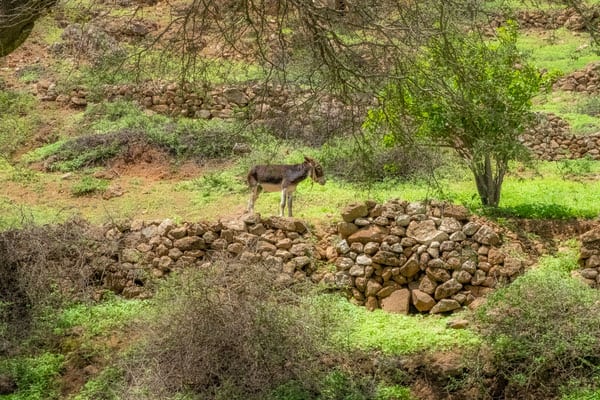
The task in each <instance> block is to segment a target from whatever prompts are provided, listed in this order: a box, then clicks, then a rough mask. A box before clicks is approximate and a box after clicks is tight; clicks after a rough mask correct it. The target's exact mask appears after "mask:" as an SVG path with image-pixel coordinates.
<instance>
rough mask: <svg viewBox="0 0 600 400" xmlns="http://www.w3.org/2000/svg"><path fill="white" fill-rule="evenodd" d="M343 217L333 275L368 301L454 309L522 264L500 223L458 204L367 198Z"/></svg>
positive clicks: (398, 308) (401, 308)
mask: <svg viewBox="0 0 600 400" xmlns="http://www.w3.org/2000/svg"><path fill="white" fill-rule="evenodd" d="M342 217H343V220H344V221H343V222H341V223H339V225H338V232H339V235H340V237H341V238H342V240H340V241H339V242H338V243H337V244H336V246H335V250H336V252H335V254H334V255H332V256H330V258H329V260H330V261H332V262H333V263H334V264H335V265H336V268H337V273H336V281H337V282H338V283H340V282H343V283H344V284H345V285H347V286H348V287H349V288H350V292H351V295H352V298H353V300H354V301H355V302H356V303H358V304H364V305H365V306H366V307H367V308H369V309H375V308H383V309H384V310H387V311H391V312H398V313H409V312H411V311H417V312H421V313H431V314H437V313H445V312H450V311H454V310H457V309H460V308H461V307H463V306H466V305H468V304H470V303H472V302H473V301H474V300H475V299H476V298H477V297H481V296H483V295H485V294H487V293H488V292H489V291H491V290H492V289H493V288H494V287H496V285H497V284H498V283H499V282H509V281H511V280H512V279H514V278H515V277H516V276H517V275H518V274H520V273H521V272H522V271H523V268H524V262H523V259H522V257H519V256H518V254H519V253H521V252H520V247H519V246H517V247H512V248H510V250H507V248H506V247H503V246H502V241H501V235H500V234H499V231H498V229H497V228H495V227H494V226H493V225H491V224H490V223H488V222H484V221H478V220H476V219H474V218H470V217H469V215H468V213H467V211H466V209H464V208H463V207H460V206H455V205H449V204H445V203H432V204H429V205H424V204H421V203H408V202H400V201H391V202H388V203H386V204H384V205H379V204H375V203H373V202H366V203H358V204H354V205H350V206H348V207H347V208H346V209H345V210H344V211H343V213H342ZM521 254H522V253H521Z"/></svg>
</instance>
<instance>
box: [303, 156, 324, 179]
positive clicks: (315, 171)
mask: <svg viewBox="0 0 600 400" xmlns="http://www.w3.org/2000/svg"><path fill="white" fill-rule="evenodd" d="M304 163H305V164H308V165H309V166H310V179H312V180H313V181H314V182H317V183H319V184H321V185H324V184H325V174H324V173H323V167H322V166H321V164H319V163H318V162H317V160H315V159H312V158H310V157H307V156H304Z"/></svg>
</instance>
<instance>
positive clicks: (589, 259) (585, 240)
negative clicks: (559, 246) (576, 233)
mask: <svg viewBox="0 0 600 400" xmlns="http://www.w3.org/2000/svg"><path fill="white" fill-rule="evenodd" d="M580 241H581V249H580V256H579V264H580V266H581V269H579V270H577V271H575V274H576V275H578V276H579V277H580V278H581V279H582V280H583V281H584V282H585V283H587V284H588V285H590V286H591V287H594V288H598V287H600V226H599V227H596V228H594V229H591V230H589V231H588V232H586V233H584V234H583V235H581V237H580Z"/></svg>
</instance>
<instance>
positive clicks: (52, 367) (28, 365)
mask: <svg viewBox="0 0 600 400" xmlns="http://www.w3.org/2000/svg"><path fill="white" fill-rule="evenodd" d="M63 363H64V356H63V355H60V354H52V353H43V354H40V355H39V356H36V357H20V358H13V359H8V360H0V372H5V373H7V374H8V376H11V377H13V378H14V379H15V382H16V384H17V391H16V392H15V393H13V394H9V395H4V396H2V395H0V398H2V399H3V400H53V399H59V398H60V391H59V386H58V378H59V376H60V372H61V368H62V366H63Z"/></svg>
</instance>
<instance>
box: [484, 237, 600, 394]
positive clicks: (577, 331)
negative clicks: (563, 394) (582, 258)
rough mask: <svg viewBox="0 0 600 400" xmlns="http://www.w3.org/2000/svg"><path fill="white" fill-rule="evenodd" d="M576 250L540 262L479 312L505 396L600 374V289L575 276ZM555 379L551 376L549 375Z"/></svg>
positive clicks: (548, 389) (550, 390)
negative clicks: (599, 358)
mask: <svg viewBox="0 0 600 400" xmlns="http://www.w3.org/2000/svg"><path fill="white" fill-rule="evenodd" d="M577 268H578V265H577V249H576V248H572V247H571V248H570V250H569V251H563V252H562V253H561V254H559V255H557V256H555V257H545V258H543V259H542V260H540V267H538V268H536V269H532V270H530V271H528V272H527V273H526V274H525V275H523V276H521V277H519V278H518V279H517V280H515V281H514V282H513V283H511V284H510V285H509V286H507V287H505V288H502V289H499V290H496V291H495V292H494V293H493V294H491V296H489V297H488V300H487V302H486V304H485V305H484V306H482V307H481V308H479V309H478V310H477V312H476V316H477V319H478V320H479V321H480V324H481V325H480V327H481V335H482V339H483V343H485V344H486V346H489V348H490V350H491V352H492V362H493V365H494V368H495V373H496V374H497V375H498V376H501V377H502V378H503V379H505V380H506V382H507V386H506V388H505V392H504V393H506V395H508V396H509V397H513V396H514V394H515V393H519V392H527V393H532V392H534V391H535V392H536V393H539V394H540V396H551V395H555V394H556V393H557V392H558V390H559V389H560V388H561V387H562V386H564V385H567V384H568V383H569V382H571V381H572V380H574V379H577V378H579V379H584V380H585V379H590V378H594V377H598V376H600V368H599V367H598V361H599V360H598V351H599V350H600V332H599V329H600V314H599V313H597V312H594V311H592V310H594V307H595V306H594V305H597V304H598V301H600V295H599V293H598V291H596V290H593V289H591V288H589V287H588V286H587V285H585V284H583V283H582V282H580V281H578V280H576V279H573V278H572V277H570V275H569V273H570V271H571V270H574V269H577ZM550 377H551V378H550Z"/></svg>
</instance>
